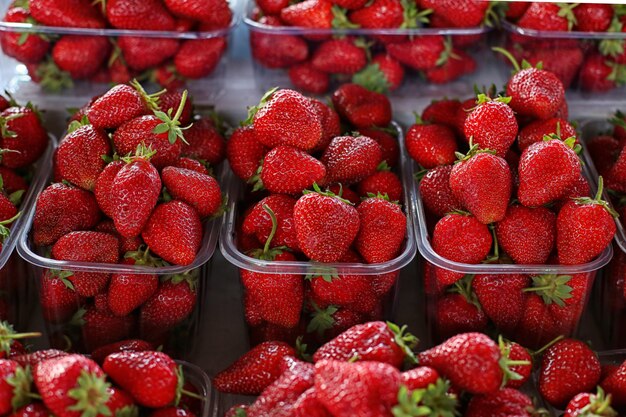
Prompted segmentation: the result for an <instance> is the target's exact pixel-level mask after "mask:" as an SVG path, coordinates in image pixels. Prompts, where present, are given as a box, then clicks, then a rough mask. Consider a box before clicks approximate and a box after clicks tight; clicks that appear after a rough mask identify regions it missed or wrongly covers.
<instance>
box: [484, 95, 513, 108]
mask: <svg viewBox="0 0 626 417" xmlns="http://www.w3.org/2000/svg"><path fill="white" fill-rule="evenodd" d="M490 101H495V102H497V103H504V104H509V103H510V102H511V97H506V96H500V97H496V98H491V97H490V96H488V95H487V94H485V93H480V94H478V96H477V97H476V107H478V106H480V105H481V104H485V103H489V102H490Z"/></svg>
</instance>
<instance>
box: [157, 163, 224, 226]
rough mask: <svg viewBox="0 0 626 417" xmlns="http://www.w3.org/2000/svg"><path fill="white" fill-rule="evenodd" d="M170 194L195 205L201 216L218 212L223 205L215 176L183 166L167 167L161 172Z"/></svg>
mask: <svg viewBox="0 0 626 417" xmlns="http://www.w3.org/2000/svg"><path fill="white" fill-rule="evenodd" d="M161 175H162V178H163V183H164V184H165V187H166V188H167V191H168V192H169V193H170V195H171V196H172V197H173V198H174V199H176V200H180V201H183V202H185V203H187V204H189V205H190V206H192V207H194V208H195V209H196V210H197V211H198V214H199V215H200V217H203V218H204V217H208V216H212V215H214V214H216V213H217V212H218V211H219V209H220V206H221V205H222V193H221V190H220V186H219V184H218V182H217V180H216V179H215V178H213V177H212V176H210V175H207V174H199V173H197V172H195V171H190V170H188V169H183V168H175V167H165V168H163V171H162V172H161Z"/></svg>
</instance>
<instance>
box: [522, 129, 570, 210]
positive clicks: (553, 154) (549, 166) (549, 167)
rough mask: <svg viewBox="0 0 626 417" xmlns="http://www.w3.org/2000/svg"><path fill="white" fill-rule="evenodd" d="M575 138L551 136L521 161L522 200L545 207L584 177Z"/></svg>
mask: <svg viewBox="0 0 626 417" xmlns="http://www.w3.org/2000/svg"><path fill="white" fill-rule="evenodd" d="M573 145H574V139H573V138H570V139H567V140H566V141H565V142H563V141H561V140H558V139H549V140H544V141H542V142H537V143H533V144H532V145H530V146H529V147H528V148H526V149H525V150H524V152H522V156H521V157H520V162H519V182H520V183H519V190H518V192H517V196H518V199H519V201H520V203H522V204H523V205H525V206H527V207H536V206H541V205H544V204H547V203H550V202H552V201H555V200H558V199H560V198H561V197H562V196H563V195H564V194H565V192H566V191H567V190H568V189H569V188H570V187H571V186H572V185H573V184H574V183H575V182H576V181H577V180H578V178H579V176H580V170H581V168H580V161H579V160H578V156H577V155H576V152H574V150H573V149H572V146H573Z"/></svg>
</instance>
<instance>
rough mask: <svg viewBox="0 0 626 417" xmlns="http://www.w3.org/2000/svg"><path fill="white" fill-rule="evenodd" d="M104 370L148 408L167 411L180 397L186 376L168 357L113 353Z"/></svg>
mask: <svg viewBox="0 0 626 417" xmlns="http://www.w3.org/2000/svg"><path fill="white" fill-rule="evenodd" d="M102 369H104V371H105V372H106V373H107V375H108V376H109V378H111V379H112V380H113V382H115V383H116V384H117V385H118V386H120V387H121V388H123V389H124V390H125V391H126V392H128V393H129V394H130V395H131V396H132V397H133V399H134V400H135V401H136V402H137V404H139V405H142V406H144V407H152V408H158V407H165V406H166V405H168V404H170V403H172V402H173V401H174V399H175V398H176V396H177V394H178V395H180V394H179V392H180V390H181V388H179V387H178V384H179V381H180V378H182V375H180V370H179V368H178V366H177V365H176V362H174V360H173V359H172V358H170V357H169V356H167V355H166V354H165V353H162V352H153V351H145V352H130V351H126V352H118V353H112V354H111V355H109V356H107V358H106V359H105V360H104V364H103V365H102ZM180 386H181V387H182V384H180Z"/></svg>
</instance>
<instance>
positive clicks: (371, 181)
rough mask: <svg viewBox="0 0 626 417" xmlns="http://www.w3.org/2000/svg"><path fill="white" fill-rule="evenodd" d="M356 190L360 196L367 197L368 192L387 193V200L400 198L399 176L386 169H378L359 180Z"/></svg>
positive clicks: (400, 185) (400, 184)
mask: <svg viewBox="0 0 626 417" xmlns="http://www.w3.org/2000/svg"><path fill="white" fill-rule="evenodd" d="M357 191H358V193H359V196H360V197H361V198H364V197H367V196H368V194H374V195H378V194H381V195H385V194H386V195H387V197H389V201H392V202H394V201H401V200H402V182H401V181H400V178H398V176H397V175H396V174H394V173H393V172H391V171H389V170H388V169H380V167H379V170H378V171H377V172H376V173H374V174H372V175H370V176H369V177H367V178H365V179H364V180H363V181H361V182H360V183H359V185H358V187H357Z"/></svg>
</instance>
